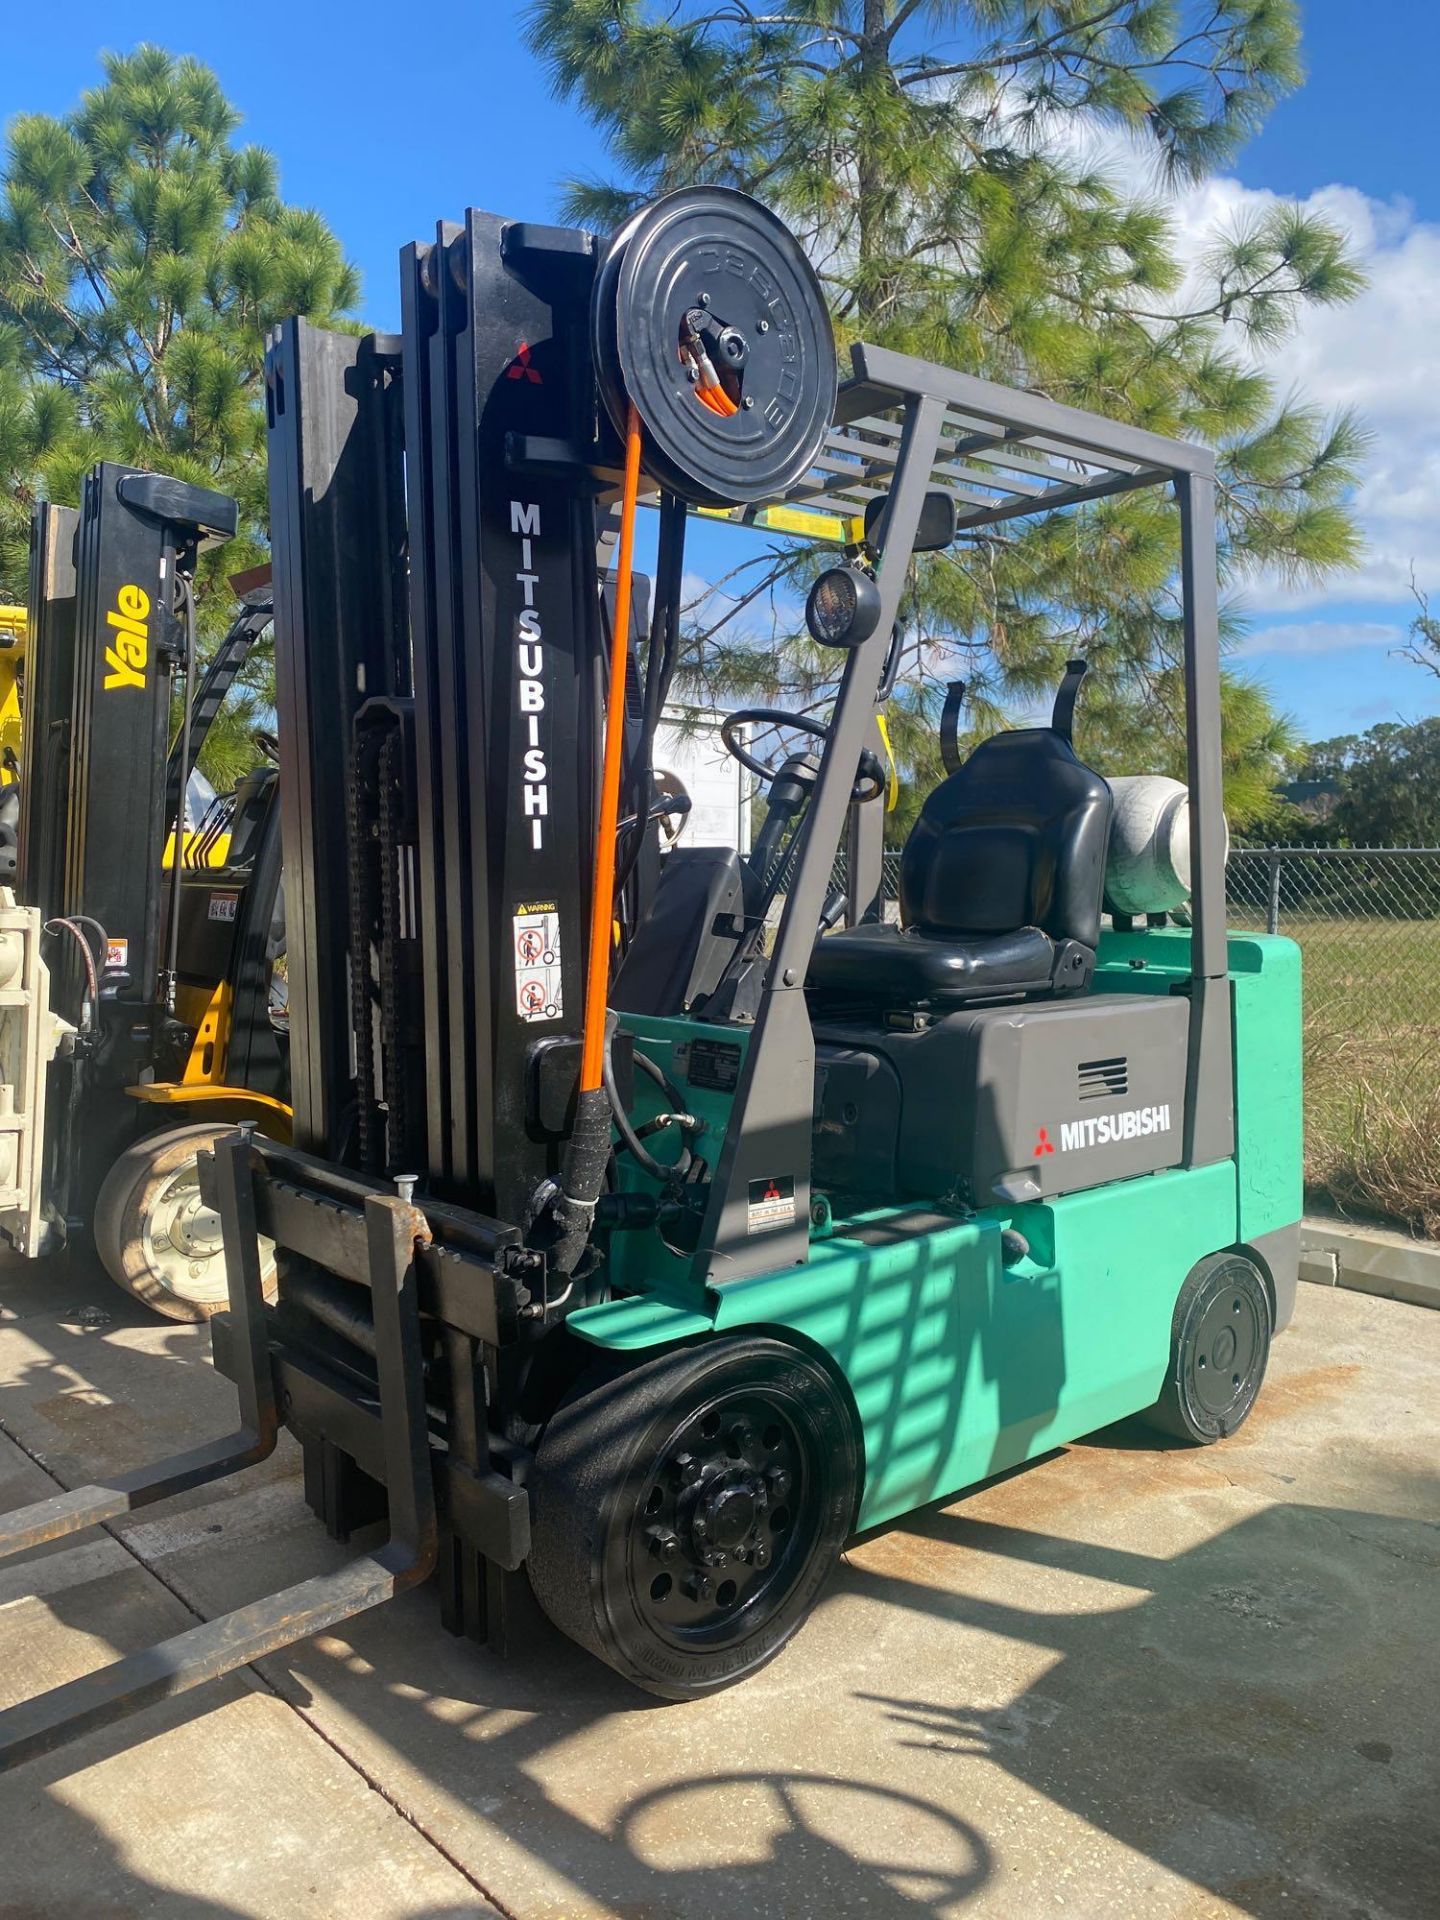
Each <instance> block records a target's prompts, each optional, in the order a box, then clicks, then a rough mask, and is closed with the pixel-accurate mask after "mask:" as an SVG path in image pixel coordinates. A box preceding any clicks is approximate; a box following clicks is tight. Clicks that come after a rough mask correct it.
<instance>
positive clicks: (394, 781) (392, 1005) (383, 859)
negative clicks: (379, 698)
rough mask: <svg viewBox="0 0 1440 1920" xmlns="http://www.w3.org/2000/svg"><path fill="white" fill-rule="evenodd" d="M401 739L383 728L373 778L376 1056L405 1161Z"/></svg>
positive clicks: (391, 1147) (394, 1146) (398, 1151)
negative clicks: (375, 808)
mask: <svg viewBox="0 0 1440 1920" xmlns="http://www.w3.org/2000/svg"><path fill="white" fill-rule="evenodd" d="M404 773H405V755H404V741H403V738H402V736H401V732H400V728H399V726H398V725H394V724H392V725H391V726H389V727H387V728H386V730H385V737H384V744H383V745H382V746H381V748H380V753H379V766H378V769H377V774H376V778H377V781H378V785H379V796H378V799H379V816H380V844H379V855H380V874H379V881H380V887H379V891H380V1058H381V1073H382V1076H383V1085H382V1088H381V1094H382V1098H383V1100H384V1103H385V1106H386V1109H387V1127H388V1140H387V1149H388V1164H389V1166H390V1167H391V1168H398V1167H400V1166H401V1164H402V1163H403V1164H405V1165H407V1166H408V1165H410V1164H411V1162H410V1155H411V1152H412V1149H411V1142H410V1103H409V1092H408V1082H409V1075H408V1074H407V1073H406V1071H405V1060H404V1056H405V1035H404V1032H403V1030H402V1022H403V1020H404V1013H403V1010H402V1000H403V998H404V993H403V988H404V984H405V974H406V969H405V966H404V960H403V958H402V954H401V933H402V928H401V899H400V893H401V888H402V886H403V885H404V881H405V873H404V867H403V859H404V856H403V854H402V851H401V844H400V806H401V799H402V791H401V782H402V780H403V779H404Z"/></svg>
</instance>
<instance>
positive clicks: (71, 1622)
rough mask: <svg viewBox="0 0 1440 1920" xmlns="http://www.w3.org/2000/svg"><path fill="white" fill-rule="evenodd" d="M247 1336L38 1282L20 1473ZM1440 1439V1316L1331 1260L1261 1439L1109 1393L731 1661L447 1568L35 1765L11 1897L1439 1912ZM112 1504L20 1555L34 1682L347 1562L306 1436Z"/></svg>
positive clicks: (122, 1438) (2, 1681)
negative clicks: (669, 1678) (675, 1702)
mask: <svg viewBox="0 0 1440 1920" xmlns="http://www.w3.org/2000/svg"><path fill="white" fill-rule="evenodd" d="M7 1314H8V1317H7ZM97 1320H99V1321H101V1322H103V1324H95V1323H96V1321H97ZM207 1352H208V1338H207V1336H206V1334H205V1333H204V1331H203V1329H190V1328H177V1327H173V1326H170V1327H165V1326H160V1325H157V1324H155V1323H153V1322H150V1321H148V1320H145V1319H143V1318H142V1317H141V1316H139V1315H138V1314H135V1313H132V1312H131V1311H130V1310H129V1308H128V1306H127V1303H126V1302H125V1301H124V1300H123V1299H122V1298H121V1296H119V1295H118V1294H116V1293H115V1292H114V1291H113V1289H110V1288H109V1287H108V1286H107V1284H106V1283H105V1282H103V1281H102V1280H98V1279H93V1278H89V1277H87V1276H84V1275H80V1276H77V1277H74V1278H71V1277H67V1276H66V1275H65V1274H64V1273H63V1271H62V1272H61V1273H60V1274H58V1275H57V1274H56V1273H54V1271H53V1270H52V1271H51V1272H50V1273H49V1274H48V1275H42V1273H41V1272H40V1271H32V1272H28V1273H20V1274H16V1273H14V1272H13V1271H11V1272H7V1273H4V1274H0V1424H3V1428H4V1430H5V1433H6V1434H8V1435H9V1436H10V1438H9V1439H8V1440H7V1441H5V1442H4V1444H3V1447H0V1507H8V1506H13V1505H17V1504H19V1503H20V1502H21V1501H23V1500H26V1499H30V1498H34V1497H37V1496H38V1495H40V1494H42V1493H44V1492H46V1491H48V1490H51V1489H52V1488H53V1484H54V1481H53V1479H52V1478H50V1477H49V1476H54V1477H55V1478H58V1479H59V1480H60V1481H61V1482H62V1483H64V1484H66V1485H70V1484H74V1483H75V1482H76V1481H77V1480H79V1479H83V1478H85V1477H88V1476H89V1475H90V1474H91V1473H92V1472H93V1471H94V1470H95V1469H96V1468H97V1467H102V1466H112V1467H118V1466H121V1465H130V1464H136V1463H138V1462H139V1461H141V1460H143V1459H145V1458H148V1457H153V1456H154V1455H155V1454H157V1453H159V1452H162V1451H167V1450H170V1449H172V1448H173V1447H175V1446H177V1445H179V1444H182V1443H184V1442H187V1441H190V1440H194V1439H196V1438H199V1437H200V1436H201V1435H202V1434H206V1433H213V1432H219V1431H221V1430H222V1429H223V1428H224V1427H225V1425H226V1424H227V1422H228V1419H229V1416H230V1412H231V1405H230V1397H229V1389H228V1387H227V1385H226V1383H225V1382H224V1381H222V1380H220V1379H218V1378H217V1377H216V1376H215V1375H214V1374H213V1373H212V1372H211V1370H210V1368H209V1366H208V1362H207V1358H206V1356H207ZM39 1463H43V1464H39ZM1437 1463H1440V1316H1437V1315H1435V1314H1433V1313H1427V1312H1425V1311H1423V1310H1421V1309H1418V1308H1414V1307H1410V1306H1406V1305H1403V1304H1401V1303H1399V1302H1395V1301H1388V1300H1379V1299H1374V1298H1370V1297H1367V1296H1365V1295H1362V1294H1353V1293H1345V1292H1341V1291H1330V1290H1322V1289H1319V1288H1305V1289H1302V1293H1301V1300H1300V1310H1299V1313H1298V1316H1297V1322H1296V1326H1295V1328H1294V1329H1293V1330H1292V1331H1291V1332H1290V1333H1287V1334H1286V1335H1285V1336H1284V1338H1283V1339H1281V1340H1280V1341H1279V1342H1278V1343H1277V1345H1276V1349H1275V1356H1274V1361H1273V1365H1272V1374H1271V1378H1270V1379H1269V1381H1268V1382H1267V1384H1266V1387H1265V1391H1264V1393H1263V1395H1262V1398H1261V1401H1260V1404H1259V1407H1258V1408H1257V1411H1256V1413H1255V1415H1254V1416H1253V1418H1252V1420H1251V1421H1250V1423H1249V1424H1248V1425H1247V1427H1246V1428H1245V1429H1244V1430H1243V1431H1242V1433H1241V1434H1240V1435H1238V1436H1237V1437H1236V1438H1235V1439H1234V1440H1233V1441H1231V1442H1229V1443H1228V1444H1226V1445H1224V1446H1222V1447H1218V1448H1211V1449H1208V1450H1204V1451H1189V1450H1186V1449H1183V1448H1178V1447H1168V1446H1167V1445H1166V1444H1165V1443H1163V1442H1161V1441H1159V1440H1158V1439H1157V1437H1156V1436H1154V1435H1153V1434H1150V1433H1148V1432H1146V1431H1144V1430H1143V1429H1139V1428H1135V1429H1133V1430H1132V1429H1130V1428H1118V1429H1112V1430H1110V1431H1109V1432H1107V1433H1105V1434H1102V1435H1100V1436H1097V1437H1096V1438H1095V1439H1094V1440H1093V1441H1091V1442H1089V1443H1086V1444H1085V1445H1082V1446H1078V1447H1072V1448H1069V1449H1066V1450H1063V1451H1061V1452H1059V1453H1057V1454H1055V1455H1053V1456H1051V1457H1049V1458H1048V1459H1046V1460H1045V1461H1043V1462H1041V1463H1039V1464H1037V1465H1035V1466H1033V1467H1031V1468H1029V1469H1027V1470H1025V1471H1023V1472H1020V1473H1018V1474H1013V1475H1011V1476H1009V1477H1008V1478H1006V1479H1005V1480H1003V1481H1000V1482H997V1483H995V1484H993V1485H991V1486H990V1487H988V1488H986V1489H984V1490H982V1491H981V1492H979V1493H977V1494H973V1495H971V1496H970V1497H969V1498H967V1499H964V1500H962V1501H960V1502H957V1503H956V1504H955V1505H953V1506H951V1507H950V1508H948V1509H946V1510H944V1511H933V1512H930V1513H927V1514H924V1515H919V1516H916V1517H914V1518H913V1519H912V1520H911V1521H909V1522H907V1523H906V1524H905V1525H904V1526H902V1527H897V1528H893V1529H891V1530H889V1531H888V1532H886V1533H884V1534H882V1535H879V1536H876V1537H873V1538H871V1539H869V1540H867V1541H865V1542H864V1543H862V1544H860V1545H859V1546H857V1547H855V1548H853V1549H852V1550H851V1552H850V1553H849V1554H848V1555H847V1556H846V1560H845V1563H844V1565H843V1566H842V1567H841V1568H840V1569H839V1571H838V1572H837V1574H836V1577H835V1578H834V1580H833V1581H832V1583H831V1585H830V1587H829V1589H828V1590H827V1593H826V1596H825V1598H824V1600H823V1601H822V1604H821V1606H820V1608H819V1610H818V1612H817V1613H816V1615H815V1617H814V1618H813V1619H812V1621H811V1622H810V1623H809V1625H808V1626H807V1627H806V1628H805V1629H804V1631H803V1632H802V1634H801V1636H800V1637H799V1639H798V1640H797V1641H796V1642H795V1643H794V1645H793V1646H792V1647H791V1649H790V1650H789V1651H788V1652H787V1653H786V1654H785V1655H783V1656H782V1658H781V1659H780V1660H779V1661H778V1662H777V1663H776V1664H775V1665H774V1666H772V1667H771V1668H770V1669H769V1670H768V1671H767V1672H766V1673H765V1674H763V1675H761V1676H760V1677H759V1678H757V1679H756V1680H754V1681H752V1682H750V1683H749V1684H748V1685H746V1686H744V1687H741V1688H739V1689H737V1690H735V1691H733V1692H731V1693H728V1694H724V1695H721V1696H720V1697H718V1698H716V1699H713V1700H710V1701H706V1702H702V1703H697V1704H693V1705H687V1706H679V1707H676V1706H662V1705H659V1704H657V1703H652V1702H649V1701H647V1700H645V1699H644V1698H643V1696H639V1695H636V1694H634V1693H632V1692H630V1691H629V1690H628V1689H627V1688H625V1687H624V1686H623V1685H622V1684H621V1683H620V1682H619V1681H618V1680H616V1679H614V1677H613V1676H611V1675H609V1674H608V1673H606V1672H605V1671H604V1670H603V1669H601V1668H599V1667H597V1666H595V1665H594V1664H593V1663H592V1662H590V1661H589V1660H588V1659H587V1658H586V1657H585V1656H584V1655H582V1654H580V1653H579V1652H578V1651H577V1650H575V1649H573V1648H572V1647H570V1646H569V1645H568V1643H566V1642H564V1641H562V1640H560V1639H558V1638H557V1637H556V1636H554V1635H553V1634H551V1633H550V1632H549V1630H548V1629H547V1628H544V1627H543V1626H542V1627H541V1628H540V1629H539V1630H538V1631H537V1634H536V1636H535V1644H534V1646H533V1647H532V1648H531V1651H530V1653H529V1656H528V1657H527V1658H525V1659H523V1660H512V1661H511V1662H509V1663H502V1662H500V1661H498V1660H495V1659H493V1658H492V1657H490V1656H489V1655H488V1654H486V1653H484V1652H481V1651H479V1650H477V1649H476V1648H474V1647H471V1646H469V1645H467V1644H464V1643H461V1642H458V1641H455V1640H452V1639H451V1638H450V1637H449V1636H447V1635H446V1634H444V1633H443V1632H442V1631H441V1629H440V1627H439V1624H438V1620H437V1617H436V1609H435V1605H434V1600H433V1597H432V1596H431V1595H430V1594H429V1593H424V1592H422V1593H419V1594H413V1595H408V1596H406V1597H405V1598H403V1599H401V1600H399V1601H396V1602H392V1603H391V1604H390V1605H389V1606H387V1607H384V1608H382V1609H380V1610H379V1611H378V1612H376V1613H374V1614H372V1615H369V1616H365V1617H362V1618H361V1619H359V1620H356V1621H355V1622H353V1623H351V1624H350V1625H349V1626H348V1627H347V1628H346V1629H345V1630H344V1631H343V1633H338V1634H332V1635H323V1636H319V1637H317V1638H316V1639H314V1640H312V1641H309V1642H307V1643H305V1644H303V1645H302V1646H299V1647H297V1648H294V1649H292V1650H291V1651H290V1652H288V1653H287V1654H285V1655H282V1656H279V1657H277V1658H276V1659H274V1660H271V1661H267V1662H265V1663H264V1664H263V1667H262V1669H261V1672H260V1673H259V1674H258V1675H257V1674H251V1673H246V1674H245V1675H242V1676H240V1677H237V1678H234V1679H231V1680H230V1681H227V1682H225V1683H222V1684H221V1685H219V1686H215V1687H211V1688H209V1689H207V1690H204V1691H201V1692H198V1693H194V1694H191V1695H189V1696H187V1697H186V1698H185V1699H183V1700H180V1701H177V1702H173V1703H171V1704H170V1706H168V1707H165V1708H161V1709H155V1710H150V1711H147V1712H145V1713H143V1714H140V1715H137V1716H136V1717H134V1718H133V1719H131V1720H130V1721H129V1722H127V1723H125V1724H123V1725H122V1726H120V1727H117V1728H113V1729H110V1730H108V1731H106V1732H105V1733H103V1734H99V1735H95V1736H92V1737H90V1738H87V1739H86V1740H84V1741H81V1742H79V1743H77V1744H76V1745H74V1746H72V1747H70V1748H68V1749H66V1750H64V1751H63V1752H61V1753H59V1754H57V1755H54V1756H52V1757H50V1758H49V1759H47V1760H43V1761H38V1762H35V1763H33V1764H31V1765H29V1766H26V1767H24V1768H21V1769H19V1770H18V1771H17V1772H16V1773H15V1774H13V1775H11V1776H9V1777H8V1778H6V1779H4V1780H0V1834H3V1836H4V1841H3V1843H0V1920H18V1916H20V1915H25V1916H41V1915H43V1916H47V1920H48V1916H51V1915H56V1916H58V1915H61V1914H64V1915H65V1916H66V1917H67V1920H76V1917H77V1916H78V1917H79V1920H90V1916H92V1915H94V1916H100V1915H106V1916H110V1915H119V1914H131V1913H136V1914H140V1913H143V1914H162V1915H171V1914H174V1915H181V1914H198V1915H201V1916H205V1915H227V1916H229V1915H243V1916H247V1917H249V1916H255V1917H256V1920H259V1916H270V1915H276V1916H285V1917H286V1920H290V1916H298V1917H299V1920H308V1917H309V1916H311V1915H336V1916H341V1915H343V1916H347V1917H348V1916H352V1915H360V1914H364V1915H366V1916H371V1915H376V1916H389V1915H397V1916H398V1915H405V1916H416V1917H417V1920H418V1917H419V1916H426V1920H439V1916H448V1915H460V1914H467V1915H469V1914H474V1915H485V1914H489V1913H491V1912H493V1911H495V1910H497V1909H498V1910H499V1911H501V1912H503V1913H505V1914H507V1915H512V1916H515V1920H554V1917H556V1916H561V1915H563V1916H567V1917H569V1916H591V1915H595V1916H598V1915H623V1916H626V1920H668V1917H669V1916H686V1917H687V1920H688V1917H689V1916H697V1920H698V1917H699V1916H704V1920H716V1916H728V1915H730V1914H741V1913H756V1914H762V1915H766V1916H769V1915H779V1916H810V1915H816V1916H819V1915H825V1916H827V1920H828V1916H831V1915H844V1916H849V1915H865V1916H871V1917H872V1920H873V1917H874V1916H881V1917H882V1920H883V1917H885V1916H896V1920H899V1916H910V1915H933V1916H937V1920H938V1917H942V1916H943V1917H944V1920H950V1916H960V1915H966V1916H969V1915H974V1916H977V1920H989V1917H990V1916H997V1917H1001V1916H1003V1917H1004V1920H1031V1916H1034V1915H1043V1914H1049V1913H1052V1912H1053V1913H1057V1914H1069V1915H1079V1916H1090V1915H1094V1916H1097V1917H1098V1916H1108V1915H1124V1916H1126V1917H1127V1920H1131V1917H1132V1916H1146V1917H1147V1920H1148V1917H1149V1916H1156V1917H1157V1920H1169V1917H1170V1916H1174V1917H1175V1920H1179V1917H1180V1916H1186V1920H1189V1917H1190V1916H1202V1915H1203V1916H1211V1915H1214V1916H1221V1915H1227V1916H1228V1915H1245V1914H1248V1915H1254V1916H1259V1917H1261V1920H1280V1916H1285V1920H1358V1917H1359V1916H1366V1917H1367V1920H1418V1917H1419V1916H1421V1915H1424V1916H1426V1917H1427V1920H1429V1917H1430V1916H1433V1914H1434V1913H1435V1912H1436V1910H1437V1887H1440V1810H1437V1802H1436V1796H1435V1783H1436V1778H1437V1765H1436V1762H1437V1750H1440V1738H1437V1730H1436V1724H1435V1723H1436V1714H1435V1707H1434V1703H1435V1700H1436V1699H1437V1697H1440V1690H1437V1680H1440V1651H1437V1647H1440V1636H1437V1633H1436V1627H1437V1602H1436V1592H1437V1580H1436V1573H1437V1569H1440V1478H1437ZM117 1532H118V1534H119V1538H118V1539H117V1538H112V1537H111V1536H110V1535H109V1534H105V1533H95V1534H89V1535H84V1536H80V1537H79V1538H78V1539H77V1540H76V1541H75V1542H74V1543H73V1544H68V1545H66V1544H63V1543H62V1544H61V1545H60V1546H58V1547H55V1548H51V1549H49V1550H47V1551H45V1552H44V1553H43V1554H40V1555H38V1556H32V1557H31V1558H30V1559H28V1560H27V1561H25V1562H21V1563H10V1564H9V1565H8V1566H5V1567H0V1695H3V1697H4V1698H5V1699H13V1698H18V1697H21V1696H22V1695H24V1694H25V1693H27V1692H30V1691H33V1690H35V1689H36V1688H38V1687H39V1686H41V1685H44V1684H49V1683H53V1682H54V1681H56V1680H59V1679H62V1678H65V1677H68V1676H69V1675H70V1674H72V1673H76V1672H80V1671H84V1670H85V1669H86V1668H87V1667H90V1666H93V1665H96V1664H98V1663H99V1662H100V1661H101V1660H103V1659H105V1658H108V1657H110V1655H111V1653H112V1651H113V1650H126V1649H128V1648H130V1647H132V1646H137V1645H141V1644H144V1643H145V1641H146V1640H147V1639H149V1638H152V1637H154V1636H155V1635H157V1634H160V1633H164V1632H168V1631H173V1630H175V1629H176V1628H177V1627H179V1626H183V1625H184V1624H186V1623H187V1622H188V1620H189V1619H191V1618H193V1617H194V1615H195V1614H196V1613H199V1614H202V1615H208V1614H212V1613H214V1612H217V1611H220V1610H222V1609H223V1608H225V1607H228V1606H233V1605H235V1604H236V1603H237V1602H239V1601H241V1600H244V1599H247V1598H250V1597H251V1596H253V1595H255V1594H258V1593H262V1592H264V1591H267V1590H268V1589H269V1588H270V1587H272V1586H274V1585H278V1584H280V1583H281V1582H284V1581H290V1580H294V1579H296V1578H299V1577H302V1576H303V1575H304V1574H305V1573H308V1572H311V1571H315V1570H318V1569H320V1568H322V1567H325V1566H329V1565H333V1564H335V1563H336V1561H337V1560H338V1559H339V1558H340V1557H341V1550H339V1549H336V1548H334V1547H332V1546H331V1545H330V1544H329V1543H328V1542H327V1541H326V1540H325V1538H324V1537H323V1534H322V1533H321V1531H320V1529H319V1526H318V1524H317V1523H316V1522H314V1521H313V1520H312V1519H311V1517H310V1515H309V1513H308V1511H307V1510H306V1508H305V1506H304V1504H303V1501H302V1499H301V1496H300V1489H299V1483H298V1460H297V1458H296V1456H295V1454H294V1452H293V1451H292V1450H290V1449H288V1448H286V1449H285V1450H283V1451H282V1453H281V1455H280V1456H279V1457H277V1459H275V1460H273V1461H271V1462H268V1463H267V1464H266V1465H265V1466H263V1467H261V1468H258V1469H255V1470H254V1471H252V1472H251V1473H249V1474H247V1475H244V1476H241V1477H240V1478H239V1479H237V1480H235V1481H232V1482H227V1483H224V1484H223V1485H221V1486H220V1487H216V1488H211V1489H202V1490H199V1491H197V1492H195V1493H192V1494H190V1495H188V1496H185V1497H183V1498H182V1499H180V1500H177V1501H173V1502H170V1503H167V1505H166V1506H165V1507H163V1508H154V1509H151V1510H150V1511H149V1512H148V1513H146V1514H144V1515H141V1516H138V1517H137V1518H136V1519H135V1520H134V1521H133V1522H131V1523H129V1524H128V1525H126V1526H124V1527H122V1528H120V1529H117ZM22 1596H28V1597H22Z"/></svg>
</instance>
